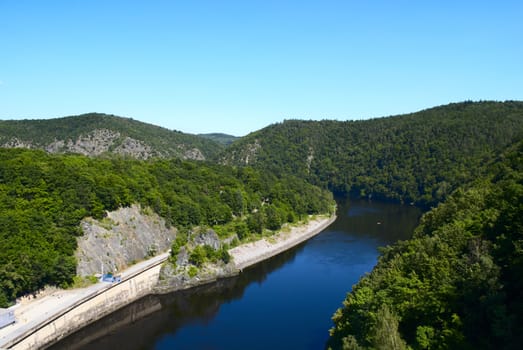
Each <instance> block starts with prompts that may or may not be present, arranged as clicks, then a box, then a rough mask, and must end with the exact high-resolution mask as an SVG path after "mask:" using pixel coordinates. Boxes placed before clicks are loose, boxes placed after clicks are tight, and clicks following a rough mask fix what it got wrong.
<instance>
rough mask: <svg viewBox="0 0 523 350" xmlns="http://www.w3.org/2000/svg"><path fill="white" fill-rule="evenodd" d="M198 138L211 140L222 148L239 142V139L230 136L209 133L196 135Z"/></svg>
mask: <svg viewBox="0 0 523 350" xmlns="http://www.w3.org/2000/svg"><path fill="white" fill-rule="evenodd" d="M198 136H200V137H203V138H206V139H209V140H213V141H214V142H218V143H220V144H222V145H224V146H228V145H230V144H231V143H233V142H234V141H236V140H239V139H240V137H237V136H232V135H228V134H222V133H210V134H198Z"/></svg>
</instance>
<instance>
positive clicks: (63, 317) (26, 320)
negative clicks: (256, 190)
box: [0, 217, 335, 349]
mask: <svg viewBox="0 0 523 350" xmlns="http://www.w3.org/2000/svg"><path fill="white" fill-rule="evenodd" d="M334 220H335V217H320V218H317V219H314V220H311V221H309V223H308V224H306V225H304V226H300V227H293V228H291V229H290V230H288V231H283V232H281V233H280V234H278V235H275V236H274V237H271V238H270V239H268V240H267V239H262V240H260V241H259V242H253V243H249V244H247V245H246V246H245V247H242V246H240V247H237V248H235V249H232V250H231V251H230V253H231V255H232V257H233V261H234V262H235V264H236V268H237V269H238V270H241V269H243V268H245V267H248V266H251V265H253V264H255V263H258V262H260V261H262V260H264V259H267V258H269V257H271V256H274V255H276V254H278V253H281V252H282V251H284V250H286V249H289V248H292V247H293V246H295V245H296V244H299V243H301V242H303V241H304V240H306V239H308V238H310V237H311V236H313V235H315V234H317V233H319V232H320V231H321V230H322V229H324V228H325V227H327V226H328V225H330V224H331V223H332V222H333V221H334ZM168 257H169V253H168V252H167V253H164V254H161V255H158V256H156V257H153V258H151V259H149V260H146V261H142V262H140V263H138V264H136V265H133V266H132V267H130V268H129V269H127V270H125V271H123V272H122V274H121V277H122V279H121V282H120V283H116V284H114V283H107V282H101V283H97V284H95V285H92V286H90V287H87V288H82V289H75V290H57V291H56V292H54V293H52V294H50V295H47V296H45V297H42V298H37V299H34V300H31V301H28V302H26V303H23V305H20V306H19V307H18V308H17V309H16V311H15V316H16V318H17V322H16V323H15V324H14V325H11V326H8V327H5V328H3V329H1V330H0V348H13V349H34V348H39V347H42V346H46V345H48V344H52V343H54V342H55V341H57V340H58V339H61V338H63V337H64V336H67V335H68V334H70V333H72V332H74V331H76V330H78V329H80V328H82V327H84V326H86V325H88V324H90V323H92V322H93V321H96V320H98V319H100V318H102V317H103V316H105V315H108V314H110V313H112V312H114V311H115V310H117V309H119V308H121V307H123V306H125V305H128V304H130V303H131V302H133V301H135V300H137V299H139V298H142V297H144V296H146V295H148V294H150V293H151V292H153V291H154V287H155V286H156V282H157V281H158V277H159V274H160V269H161V264H162V263H163V262H164V261H165V260H166V259H167V258H168Z"/></svg>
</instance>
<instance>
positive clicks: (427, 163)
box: [220, 102, 523, 205]
mask: <svg viewBox="0 0 523 350" xmlns="http://www.w3.org/2000/svg"><path fill="white" fill-rule="evenodd" d="M522 136H523V103H522V102H464V103H456V104H449V105H446V106H441V107H436V108H431V109H427V110H424V111H421V112H417V113H412V114H407V115H401V116H394V117H387V118H379V119H372V120H365V121H347V122H340V121H329V120H324V121H302V120H287V121H285V122H283V123H279V124H274V125H271V126H268V127H266V128H264V129H262V130H259V131H257V132H254V133H252V134H249V135H248V136H246V137H244V138H242V139H241V140H239V141H237V142H236V143H234V144H233V145H231V146H229V147H228V148H227V149H225V150H224V151H223V153H222V154H221V156H220V159H221V161H222V162H223V163H225V164H234V165H242V164H249V165H252V166H254V167H257V168H260V169H264V170H268V171H270V172H273V173H275V174H294V175H297V176H299V177H301V178H304V179H307V180H308V181H310V182H311V183H313V184H316V185H320V186H322V187H326V188H329V189H331V190H333V191H335V192H340V193H345V194H351V195H355V196H374V197H381V198H387V199H394V200H399V201H403V202H407V203H409V202H416V203H417V204H421V205H434V204H436V203H438V202H440V201H441V200H443V199H444V198H446V197H447V196H448V195H449V194H450V193H451V192H452V191H453V190H455V189H456V188H457V187H458V186H459V185H461V184H464V183H467V182H468V181H470V180H472V179H475V178H476V177H477V176H479V175H481V174H480V173H479V172H480V170H481V168H482V165H483V164H485V163H486V162H488V161H490V160H492V159H493V158H494V157H495V156H496V155H497V154H499V153H500V152H501V151H502V150H504V149H505V148H506V147H507V146H508V145H510V144H512V143H513V142H514V141H515V140H518V139H520V138H521V137H522Z"/></svg>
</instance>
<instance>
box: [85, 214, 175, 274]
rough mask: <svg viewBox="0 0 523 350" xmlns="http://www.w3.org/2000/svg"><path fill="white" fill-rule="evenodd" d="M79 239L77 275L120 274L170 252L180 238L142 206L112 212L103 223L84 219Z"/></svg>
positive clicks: (161, 220) (155, 215)
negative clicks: (102, 270)
mask: <svg viewBox="0 0 523 350" xmlns="http://www.w3.org/2000/svg"><path fill="white" fill-rule="evenodd" d="M81 227H82V230H83V232H84V235H83V236H82V237H80V238H78V249H77V251H76V258H77V261H78V265H77V268H76V273H77V275H80V276H86V275H93V274H95V273H100V272H101V265H102V264H103V266H104V272H108V271H112V272H117V271H120V270H122V269H124V268H126V267H128V266H129V265H132V264H133V263H136V262H138V261H140V260H143V259H145V258H148V257H151V256H153V255H156V254H158V253H161V252H164V251H167V250H168V249H169V248H170V247H171V242H172V241H173V240H174V238H175V237H176V230H175V229H174V228H171V229H167V228H166V227H165V221H164V220H163V219H162V218H161V217H159V216H158V215H157V214H155V213H153V212H152V210H150V209H148V208H146V209H142V208H141V207H140V206H138V205H133V206H131V207H130V208H121V209H119V210H117V211H114V212H110V213H108V215H107V218H104V219H103V220H101V221H97V220H94V219H84V220H83V221H82V223H81Z"/></svg>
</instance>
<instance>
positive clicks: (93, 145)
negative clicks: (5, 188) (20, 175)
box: [0, 113, 223, 159]
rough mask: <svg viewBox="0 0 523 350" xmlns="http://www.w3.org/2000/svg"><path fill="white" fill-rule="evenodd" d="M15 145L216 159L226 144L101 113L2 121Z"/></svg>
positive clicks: (0, 129) (0, 131) (0, 136)
mask: <svg viewBox="0 0 523 350" xmlns="http://www.w3.org/2000/svg"><path fill="white" fill-rule="evenodd" d="M96 131H98V132H96ZM100 131H101V132H100ZM129 140H131V141H132V142H129ZM15 145H19V146H20V145H22V146H25V147H28V148H29V147H30V148H39V149H46V150H48V151H51V152H53V153H68V152H72V153H83V154H87V155H98V154H100V153H120V154H124V155H130V156H134V157H136V158H149V157H158V156H159V157H178V158H189V159H209V158H213V157H214V156H215V155H216V154H217V153H218V152H219V151H221V150H222V148H223V145H222V144H220V143H218V142H214V141H212V140H210V139H207V138H203V137H199V136H196V135H191V134H185V133H182V132H179V131H171V130H168V129H165V128H162V127H159V126H154V125H151V124H146V123H142V122H139V121H136V120H133V119H129V118H122V117H117V116H113V115H107V114H99V113H90V114H83V115H78V116H72V117H64V118H56V119H40V120H5V121H0V146H4V147H9V146H10V147H12V146H15ZM118 151H120V152H118ZM92 152H93V153H92Z"/></svg>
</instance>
